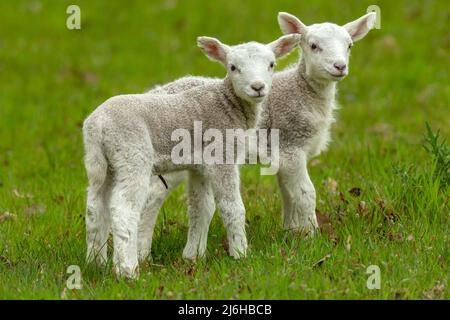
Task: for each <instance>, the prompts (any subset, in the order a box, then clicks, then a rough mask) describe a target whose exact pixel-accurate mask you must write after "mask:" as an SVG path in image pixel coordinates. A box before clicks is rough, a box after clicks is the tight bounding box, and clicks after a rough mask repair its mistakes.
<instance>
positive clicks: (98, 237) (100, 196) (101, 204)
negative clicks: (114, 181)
mask: <svg viewBox="0 0 450 320" xmlns="http://www.w3.org/2000/svg"><path fill="white" fill-rule="evenodd" d="M110 187H111V183H110V179H109V177H108V176H107V177H106V179H105V181H103V183H102V184H101V185H100V184H99V183H96V182H95V179H90V181H89V187H88V191H87V206H86V207H87V210H86V241H87V256H86V260H87V262H88V263H89V262H92V261H95V262H96V263H97V264H99V265H105V264H106V261H107V259H108V255H107V250H108V246H107V241H108V235H109V228H110V217H109V208H108V204H109V197H110V193H111V189H110Z"/></svg>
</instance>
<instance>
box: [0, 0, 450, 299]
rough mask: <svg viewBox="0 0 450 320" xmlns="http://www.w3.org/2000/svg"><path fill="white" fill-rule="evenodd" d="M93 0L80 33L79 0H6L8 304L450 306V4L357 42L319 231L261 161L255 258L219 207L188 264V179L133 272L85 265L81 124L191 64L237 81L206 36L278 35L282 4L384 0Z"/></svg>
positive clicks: (251, 178) (245, 177)
mask: <svg viewBox="0 0 450 320" xmlns="http://www.w3.org/2000/svg"><path fill="white" fill-rule="evenodd" d="M77 3H78V4H79V5H80V7H81V14H82V29H81V30H79V31H69V30H67V29H66V27H65V20H66V17H67V15H66V13H65V11H66V7H67V5H69V4H72V1H58V2H56V1H37V0H33V1H16V2H14V4H13V3H12V2H7V1H2V2H1V3H0V12H1V13H2V22H1V24H0V87H1V94H0V215H2V214H3V213H4V212H6V211H7V212H10V213H12V214H14V218H8V219H5V220H3V221H2V222H0V299H11V298H34V299H41V298H44V299H55V298H56V299H59V298H61V297H62V295H63V297H65V298H81V299H91V298H95V299H104V298H131V299H135V298H138V299H139V298H147V299H160V298H162V299H168V298H169V299H171V298H188V299H191V298H198V299H203V298H213V299H217V298H224V299H233V298H236V299H245V298H249V299H257V298H268V299H304V298H307V299H311V298H312V299H324V298H330V299H341V298H349V299H375V298H379V299H394V298H402V299H403V298H406V299H422V298H425V299H448V298H449V296H450V295H449V288H448V274H449V238H448V234H449V217H450V216H449V212H450V210H449V200H450V198H449V194H450V187H449V184H448V181H449V174H450V173H449V168H448V144H447V145H440V143H442V141H443V139H445V138H447V140H448V137H449V134H450V126H449V124H450V109H449V102H450V82H449V75H448V65H449V56H450V54H449V53H450V48H449V47H450V38H449V35H448V30H449V29H450V23H449V21H450V19H449V15H450V13H449V6H448V2H447V1H377V4H378V5H379V6H380V7H381V29H380V30H374V31H372V32H371V33H370V34H369V35H368V36H367V37H366V38H365V39H364V40H362V41H361V42H359V43H357V44H356V45H355V47H354V49H353V56H352V58H351V68H350V69H351V70H350V75H349V76H348V77H347V79H345V80H344V81H342V83H340V84H339V102H340V104H341V106H342V108H341V109H340V110H339V112H338V121H337V123H336V124H335V125H334V127H333V142H332V144H331V146H330V150H329V151H328V152H327V153H324V154H322V155H321V156H320V157H318V158H317V159H316V160H313V161H312V162H311V163H310V173H311V177H312V180H313V182H314V184H315V186H316V189H317V197H318V201H317V209H318V210H319V211H320V212H321V213H322V214H323V215H326V216H328V217H329V219H330V222H329V223H328V224H326V225H325V227H324V232H323V233H322V234H321V235H319V236H317V237H316V238H314V239H303V238H302V237H300V236H296V235H291V234H286V233H285V232H283V230H282V228H281V219H280V196H279V193H278V189H277V186H276V183H275V179H274V177H262V176H260V175H259V174H258V168H256V167H251V166H248V167H245V168H244V169H243V174H242V193H243V197H244V201H245V204H246V208H247V220H248V225H247V233H248V238H249V243H250V250H249V256H248V257H247V258H246V259H244V260H242V261H234V260H233V259H231V258H229V257H227V255H226V252H225V250H224V246H223V244H222V239H223V237H224V235H225V231H224V228H223V226H222V223H221V221H220V219H219V218H218V217H217V215H216V216H215V217H214V219H213V222H212V226H211V229H210V233H209V243H208V256H207V258H206V260H205V261H200V262H199V263H197V265H191V264H189V263H187V262H184V261H183V260H182V259H181V252H182V248H183V246H184V243H185V241H186V236H187V235H186V233H187V215H186V201H185V193H184V190H183V188H180V189H179V190H177V191H176V192H174V193H173V194H172V196H171V197H170V199H169V200H168V201H167V202H166V204H165V206H164V211H165V219H164V220H165V221H163V215H160V217H159V220H158V225H157V229H156V232H155V236H154V242H153V243H154V246H153V250H152V251H153V261H152V262H151V263H148V264H147V265H142V266H141V277H140V278H139V279H138V280H137V281H135V282H128V281H123V280H117V279H116V278H115V277H114V275H113V274H112V272H111V268H110V267H109V268H106V269H103V270H99V269H96V268H94V267H92V266H86V265H85V264H84V256H85V231H84V209H85V188H86V184H87V181H86V177H85V173H84V168H83V163H82V156H83V148H82V139H81V128H80V127H81V123H82V121H83V119H84V118H85V117H86V116H87V115H88V114H89V113H90V112H91V111H92V110H93V109H94V108H95V107H96V106H98V105H99V104H100V103H101V102H103V101H104V100H106V99H107V98H108V97H111V96H113V95H116V94H121V93H134V92H142V91H143V90H145V89H146V88H148V87H150V86H152V85H154V84H156V83H164V82H167V81H170V80H172V79H175V78H177V77H179V76H183V75H186V74H198V75H210V76H223V74H224V71H223V70H222V68H221V66H219V65H218V64H214V63H212V62H210V61H208V60H207V59H206V58H205V57H204V56H203V55H202V53H201V52H200V51H199V50H198V48H196V45H195V37H196V36H198V35H210V36H216V37H219V38H220V39H221V40H223V41H224V42H225V43H230V44H233V43H238V42H241V41H248V40H257V41H264V42H269V41H271V40H273V39H275V38H276V37H278V36H279V35H280V31H279V30H278V26H277V23H276V13H277V12H278V11H287V12H291V13H293V14H296V15H297V16H299V17H300V18H301V19H302V20H303V21H304V22H305V23H307V24H310V23H314V22H321V21H327V20H328V21H334V22H336V23H341V24H343V23H345V22H348V21H349V20H351V19H354V18H357V17H359V16H360V15H362V14H363V13H364V12H365V9H366V7H367V6H368V5H370V4H373V1H346V2H345V3H344V2H343V1H325V0H323V1H309V2H302V1H297V0H293V1H264V3H263V4H262V3H261V1H231V0H226V1H225V0H224V1H204V3H201V2H200V1H196V2H194V1H192V2H191V1H176V0H167V1H145V0H142V1H128V2H126V3H125V2H121V3H120V4H119V3H116V2H111V1H98V2H95V3H94V2H93V1H77ZM296 58H297V54H292V55H291V56H290V57H289V58H288V59H286V60H285V61H284V63H282V65H286V64H287V63H291V62H293V61H295V59H296ZM426 122H428V123H429V124H430V127H431V128H432V131H431V132H428V133H427V130H426V126H425V123H426ZM438 129H439V130H440V138H439V141H438V142H436V143H434V142H433V141H434V140H433V139H434V138H433V137H434V133H433V132H436V131H437V130H438ZM424 144H425V145H427V146H428V150H430V152H431V153H429V152H428V151H427V150H426V149H425V148H424V147H423V145H424ZM443 157H444V158H443ZM445 157H447V158H446V159H447V160H445ZM333 186H336V190H333V189H334V188H333ZM354 187H357V188H360V189H361V193H360V195H359V196H358V195H355V194H356V192H352V193H351V192H349V190H351V189H352V188H354ZM362 201H363V202H364V203H365V207H364V205H363V204H361V202H362ZM363 207H364V208H363ZM358 208H359V209H358ZM163 222H164V223H163ZM324 257H327V258H325V259H324V260H323V262H322V263H318V261H320V260H321V259H322V258H324ZM69 265H79V266H80V267H81V270H82V275H83V289H82V290H73V291H71V290H64V288H65V284H66V280H67V278H68V276H69V275H68V274H66V269H67V267H68V266H69ZM369 265H378V266H379V267H380V270H381V289H380V290H368V289H367V287H366V280H367V278H368V276H369V275H367V274H366V268H367V266H369ZM63 292H64V294H63Z"/></svg>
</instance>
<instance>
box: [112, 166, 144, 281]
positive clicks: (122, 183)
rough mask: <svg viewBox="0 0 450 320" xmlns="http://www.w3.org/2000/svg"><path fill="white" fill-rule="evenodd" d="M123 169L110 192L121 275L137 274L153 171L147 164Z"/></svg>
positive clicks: (115, 252) (117, 265)
mask: <svg viewBox="0 0 450 320" xmlns="http://www.w3.org/2000/svg"><path fill="white" fill-rule="evenodd" d="M126 166H127V168H123V167H122V168H120V169H121V170H119V171H118V172H117V173H116V177H115V178H116V179H115V181H116V183H115V185H114V186H113V189H112V194H111V221H112V232H113V242H114V256H113V262H114V268H115V271H116V273H117V274H118V275H123V276H126V277H129V278H135V277H137V276H138V273H139V271H138V248H137V245H138V239H137V238H138V224H139V219H140V216H141V211H142V209H143V208H144V205H145V202H146V200H147V198H148V195H149V191H150V174H151V170H148V168H147V170H146V168H145V166H142V165H140V166H131V165H130V164H129V163H128V164H127V165H126Z"/></svg>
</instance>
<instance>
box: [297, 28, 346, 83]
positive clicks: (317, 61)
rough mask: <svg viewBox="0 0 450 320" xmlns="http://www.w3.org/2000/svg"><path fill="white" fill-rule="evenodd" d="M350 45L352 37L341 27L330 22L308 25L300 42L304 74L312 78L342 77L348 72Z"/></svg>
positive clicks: (338, 78)
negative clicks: (304, 67) (304, 68)
mask: <svg viewBox="0 0 450 320" xmlns="http://www.w3.org/2000/svg"><path fill="white" fill-rule="evenodd" d="M352 45H353V41H352V38H351V37H350V35H349V34H348V32H347V31H346V30H345V29H344V28H343V27H340V26H338V25H335V24H331V23H321V24H314V25H311V26H308V32H307V33H306V34H305V35H304V37H303V38H302V40H301V42H300V46H301V48H302V54H303V56H304V59H305V66H306V74H307V75H308V76H309V77H312V78H314V79H323V80H330V81H339V80H341V79H343V78H344V77H345V76H346V75H347V74H348V62H349V57H350V49H351V47H352Z"/></svg>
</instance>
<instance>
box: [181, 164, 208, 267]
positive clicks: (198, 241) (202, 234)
mask: <svg viewBox="0 0 450 320" xmlns="http://www.w3.org/2000/svg"><path fill="white" fill-rule="evenodd" d="M188 201H189V232H188V240H187V243H186V246H185V247H184V250H183V258H185V259H189V260H194V259H196V258H197V257H199V258H201V257H203V256H204V255H205V251H206V245H207V242H208V230H209V224H210V222H211V218H212V216H213V214H214V210H215V209H216V207H215V203H214V195H213V192H212V188H211V184H210V183H209V181H208V179H206V178H205V176H204V175H202V174H200V173H198V172H196V171H189V177H188Z"/></svg>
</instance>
